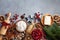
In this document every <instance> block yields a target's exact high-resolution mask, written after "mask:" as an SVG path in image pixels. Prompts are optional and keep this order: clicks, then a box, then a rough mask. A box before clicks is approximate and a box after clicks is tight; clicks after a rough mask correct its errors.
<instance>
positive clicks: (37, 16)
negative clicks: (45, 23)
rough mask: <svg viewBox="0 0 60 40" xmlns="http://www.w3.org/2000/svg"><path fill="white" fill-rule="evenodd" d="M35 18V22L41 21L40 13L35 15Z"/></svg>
mask: <svg viewBox="0 0 60 40" xmlns="http://www.w3.org/2000/svg"><path fill="white" fill-rule="evenodd" d="M34 18H35V22H36V21H40V12H38V13H35V15H34Z"/></svg>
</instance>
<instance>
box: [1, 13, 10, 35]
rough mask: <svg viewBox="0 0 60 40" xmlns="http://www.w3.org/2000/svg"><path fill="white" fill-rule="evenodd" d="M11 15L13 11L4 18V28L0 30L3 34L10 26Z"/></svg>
mask: <svg viewBox="0 0 60 40" xmlns="http://www.w3.org/2000/svg"><path fill="white" fill-rule="evenodd" d="M10 16H11V13H8V14H7V18H6V19H5V20H4V22H2V28H1V30H0V34H2V35H6V32H7V29H8V28H9V26H10V20H9V19H10Z"/></svg>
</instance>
